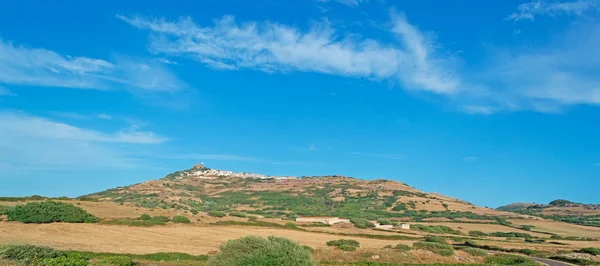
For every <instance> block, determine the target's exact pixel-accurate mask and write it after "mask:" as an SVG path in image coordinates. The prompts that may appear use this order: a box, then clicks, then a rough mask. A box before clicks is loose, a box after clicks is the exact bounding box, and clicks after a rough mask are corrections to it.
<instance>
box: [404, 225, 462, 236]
mask: <svg viewBox="0 0 600 266" xmlns="http://www.w3.org/2000/svg"><path fill="white" fill-rule="evenodd" d="M410 228H411V229H413V230H420V231H423V232H427V233H435V234H454V235H459V234H460V232H459V231H456V230H454V229H452V228H450V227H448V226H445V225H423V224H412V225H411V226H410Z"/></svg>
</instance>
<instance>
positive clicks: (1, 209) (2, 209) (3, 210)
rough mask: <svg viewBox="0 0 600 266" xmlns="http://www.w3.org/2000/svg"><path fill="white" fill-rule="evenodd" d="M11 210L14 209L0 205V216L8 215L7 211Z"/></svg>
mask: <svg viewBox="0 0 600 266" xmlns="http://www.w3.org/2000/svg"><path fill="white" fill-rule="evenodd" d="M12 208H14V207H11V206H5V205H0V215H6V214H8V211H9V210H11V209H12Z"/></svg>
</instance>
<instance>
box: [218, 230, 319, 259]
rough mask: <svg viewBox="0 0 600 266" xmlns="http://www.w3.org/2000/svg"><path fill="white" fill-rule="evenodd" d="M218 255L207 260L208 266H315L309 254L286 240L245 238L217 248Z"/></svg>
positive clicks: (278, 238) (305, 249) (279, 238)
mask: <svg viewBox="0 0 600 266" xmlns="http://www.w3.org/2000/svg"><path fill="white" fill-rule="evenodd" d="M219 249H220V251H221V252H220V253H219V254H217V255H215V256H213V257H211V258H210V259H209V260H208V265H209V266H233V265H239V266H242V265H256V266H258V265H284V266H285V265H289V266H312V265H315V263H314V261H313V259H312V254H311V252H310V251H309V250H308V249H307V248H304V247H302V246H300V245H298V243H296V242H293V241H291V240H289V239H286V238H281V237H274V236H270V237H269V238H268V239H264V238H260V237H256V236H247V237H242V238H239V239H235V240H229V241H227V242H226V243H225V244H223V245H221V246H220V247H219Z"/></svg>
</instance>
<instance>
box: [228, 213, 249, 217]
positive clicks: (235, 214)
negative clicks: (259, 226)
mask: <svg viewBox="0 0 600 266" xmlns="http://www.w3.org/2000/svg"><path fill="white" fill-rule="evenodd" d="M229 216H233V217H240V218H246V216H247V215H246V214H245V213H243V212H230V213H229Z"/></svg>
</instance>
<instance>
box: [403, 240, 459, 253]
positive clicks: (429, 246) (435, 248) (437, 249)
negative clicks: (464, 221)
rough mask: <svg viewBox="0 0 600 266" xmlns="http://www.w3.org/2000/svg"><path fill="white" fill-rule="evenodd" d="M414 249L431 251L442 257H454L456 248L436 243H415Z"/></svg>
mask: <svg viewBox="0 0 600 266" xmlns="http://www.w3.org/2000/svg"><path fill="white" fill-rule="evenodd" d="M413 248H415V249H422V250H429V251H431V252H433V253H436V254H439V255H441V256H452V255H454V247H452V246H450V245H445V244H440V243H435V242H415V243H413ZM444 250H445V251H444Z"/></svg>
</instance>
